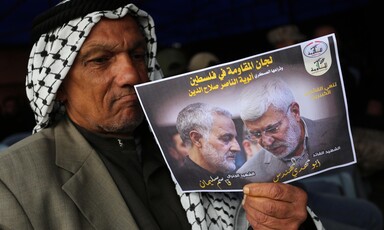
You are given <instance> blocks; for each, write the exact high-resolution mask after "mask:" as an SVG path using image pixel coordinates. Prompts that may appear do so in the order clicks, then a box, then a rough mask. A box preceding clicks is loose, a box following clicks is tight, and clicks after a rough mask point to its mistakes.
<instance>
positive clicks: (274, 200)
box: [0, 0, 321, 229]
mask: <svg viewBox="0 0 384 230" xmlns="http://www.w3.org/2000/svg"><path fill="white" fill-rule="evenodd" d="M32 34H33V38H34V46H33V48H32V51H31V55H30V58H29V63H28V75H27V81H26V84H27V85H26V86H27V96H28V98H29V100H30V105H31V107H32V109H33V111H34V113H35V118H36V122H37V125H36V127H35V128H34V134H33V135H31V136H29V137H28V138H26V139H24V140H22V141H21V142H19V143H17V144H15V145H13V146H11V147H10V148H8V149H7V150H5V151H4V152H3V153H2V154H1V156H0V181H1V183H0V228H2V229H232V228H234V227H236V228H237V227H239V228H240V229H245V228H244V227H241V226H239V225H241V224H245V226H248V225H250V226H252V227H254V229H260V228H277V229H281V228H285V229H298V228H299V227H300V226H308V225H309V226H312V227H315V224H316V225H317V226H320V227H321V222H319V221H316V218H311V217H313V215H314V214H313V213H312V212H311V211H310V209H309V208H308V207H307V206H306V198H307V196H306V193H305V192H304V191H303V190H301V189H299V188H297V187H294V186H291V185H284V184H272V183H271V184H269V183H267V184H249V185H247V186H245V187H244V194H245V196H244V201H243V205H241V198H240V199H239V198H238V195H239V194H240V195H242V193H206V194H205V193H188V194H187V193H180V187H179V185H178V184H176V185H175V183H174V181H173V180H172V176H171V174H170V172H169V171H168V169H167V167H166V164H165V162H164V159H163V158H162V155H161V153H160V151H159V149H158V146H157V145H156V142H155V141H154V139H153V136H152V135H151V133H150V132H149V130H148V126H147V124H146V122H145V121H144V115H143V112H142V110H141V108H140V104H139V101H138V99H137V96H136V93H135V90H134V85H135V84H140V83H144V82H147V81H149V80H150V79H151V80H155V79H159V78H161V77H162V74H161V71H160V70H159V66H158V65H157V64H156V63H157V62H156V59H155V57H156V36H155V33H154V23H153V21H152V18H151V17H150V16H149V15H148V14H147V13H146V12H144V11H142V10H140V9H138V8H137V7H136V6H135V5H133V4H130V3H129V2H127V1H125V0H111V1H104V0H88V1H87V0H71V1H68V0H67V1H63V2H62V3H60V4H58V5H57V6H55V7H54V8H53V9H50V10H48V11H47V12H46V13H44V14H42V15H41V16H39V17H38V18H37V19H36V21H35V23H34V27H33V31H32ZM271 207H274V208H272V209H271ZM236 211H239V215H236ZM244 211H245V213H246V215H241V214H242V213H243V214H244ZM307 211H308V212H309V214H310V215H308V213H307ZM235 217H236V218H235ZM312 220H315V221H312ZM244 222H246V223H244Z"/></svg>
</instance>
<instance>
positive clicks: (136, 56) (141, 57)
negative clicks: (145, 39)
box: [132, 52, 147, 62]
mask: <svg viewBox="0 0 384 230" xmlns="http://www.w3.org/2000/svg"><path fill="white" fill-rule="evenodd" d="M132 59H133V60H135V61H139V62H145V61H146V60H147V53H146V52H135V53H133V54H132Z"/></svg>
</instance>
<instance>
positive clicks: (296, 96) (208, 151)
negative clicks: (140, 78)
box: [135, 34, 356, 192]
mask: <svg viewBox="0 0 384 230" xmlns="http://www.w3.org/2000/svg"><path fill="white" fill-rule="evenodd" d="M273 79H277V81H283V82H284V83H285V85H286V86H287V87H288V88H289V91H290V92H291V93H290V94H292V95H291V96H293V101H292V102H290V104H287V105H282V104H280V105H277V103H276V105H275V104H272V106H271V105H270V104H266V103H269V101H271V99H272V98H277V99H276V100H277V101H278V100H281V101H287V100H288V98H290V96H286V94H285V93H284V94H280V93H275V94H273V93H270V92H269V91H268V92H267V91H266V92H264V93H261V94H259V96H257V97H253V96H249V97H246V98H248V99H249V100H245V99H244V95H246V94H245V93H244V92H245V91H247V90H248V91H250V92H251V94H249V95H252V94H253V93H254V92H256V91H258V90H257V86H261V85H262V82H272V81H274V80H273ZM271 88H273V87H271ZM275 88H276V87H275ZM135 89H136V92H137V94H138V97H139V100H140V103H141V106H142V108H143V110H144V113H145V116H146V118H147V120H148V121H149V125H150V128H151V130H152V132H153V133H154V135H155V138H156V141H157V143H158V145H159V147H160V149H161V151H162V154H163V157H164V159H165V160H166V162H167V165H168V168H169V170H170V171H171V173H172V175H173V177H174V180H176V181H177V182H178V183H179V184H180V186H181V188H182V190H183V192H191V191H200V192H222V191H242V187H243V186H244V185H245V184H246V183H250V182H283V183H289V182H292V181H296V180H299V179H302V178H306V177H310V176H313V175H316V174H319V173H322V172H325V171H328V170H332V169H335V168H340V167H345V166H348V165H351V164H354V163H356V154H355V150H354V146H353V139H352V134H351V128H350V124H349V116H348V112H347V111H348V105H347V103H346V96H345V89H344V83H343V77H342V73H341V68H340V63H339V58H338V53H337V43H336V38H335V35H334V34H331V35H327V36H323V37H319V38H316V39H313V40H308V41H305V42H302V43H298V44H295V45H292V46H288V47H285V48H281V49H277V50H273V51H269V52H265V53H262V54H258V55H254V56H251V57H247V58H243V59H239V60H236V61H233V62H229V63H223V64H219V65H216V66H212V67H209V68H205V69H201V70H198V71H194V72H188V73H185V74H181V75H177V76H173V77H169V78H165V79H162V80H158V81H154V82H148V83H144V84H140V85H136V86H135ZM250 89H251V90H250ZM265 95H268V96H267V97H264V96H265ZM287 95H288V94H287ZM263 98H264V99H263ZM246 101H248V102H246ZM201 103H202V104H205V105H209V106H214V107H218V108H221V109H224V110H226V111H229V112H230V114H231V116H232V117H231V119H230V120H228V119H227V118H225V117H221V115H220V116H219V115H217V116H219V117H216V115H215V117H214V119H213V121H214V122H213V123H210V126H209V127H211V128H212V127H214V128H215V133H214V132H213V131H212V130H213V129H212V130H211V131H212V132H205V131H202V130H198V129H197V130H196V129H194V130H192V131H191V130H189V131H185V130H187V129H186V128H185V127H187V126H188V124H186V123H188V122H192V120H193V119H196V117H197V116H200V115H196V116H195V115H194V116H195V117H189V118H188V116H190V115H191V114H195V112H196V113H197V111H198V109H193V110H190V112H187V113H185V117H184V118H183V119H184V121H183V119H181V118H180V119H179V120H178V116H180V115H179V113H180V112H181V111H182V110H183V109H184V108H186V107H187V106H191V105H199V106H200V105H201ZM246 103H248V106H246V105H247V104H246ZM262 105H264V106H262ZM253 107H255V108H258V109H259V110H260V108H264V112H262V116H261V117H259V118H258V119H254V120H252V119H251V118H242V116H243V117H244V116H248V115H252V111H251V108H253ZM259 107H260V108H259ZM255 108H253V109H255ZM279 108H280V109H279ZM283 108H284V109H283ZM248 110H249V111H251V112H249V111H248ZM256 110H257V109H256ZM256 110H254V111H256ZM244 111H248V112H249V114H248V115H244V114H246V112H244ZM180 114H181V113H180ZM219 118H220V119H219ZM243 119H245V120H243ZM206 120H207V121H208V120H210V119H208V118H207V119H206V118H201V120H198V121H206ZM180 121H182V122H180ZM219 121H220V122H221V121H223V122H224V123H225V124H224V125H223V124H221V123H219ZM177 123H179V128H180V127H184V128H180V129H182V130H183V132H184V134H183V137H184V140H187V139H188V142H189V144H187V146H183V148H184V152H185V153H184V155H188V156H187V157H186V158H187V160H185V159H184V160H183V161H182V163H181V164H182V165H181V166H180V165H179V164H177V163H176V161H175V160H174V159H176V158H175V155H177V154H176V152H177V151H176V150H175V149H176V145H177V144H175V145H174V146H171V143H173V140H175V136H174V135H175V134H176V135H178V134H177V128H176V127H177ZM201 123H204V122H201ZM216 128H217V129H216ZM226 128H228V129H227V130H226ZM216 131H217V132H216ZM204 132H205V134H204ZM179 141H180V136H179ZM247 141H248V142H247ZM185 143H187V142H185ZM251 144H253V145H251ZM178 145H182V144H180V142H179V143H178ZM171 147H173V149H172V148H171ZM171 149H172V150H171ZM250 149H251V150H252V151H249V150H250ZM249 152H251V155H252V154H253V155H252V156H248V154H249ZM178 157H180V156H178ZM215 162H216V163H215ZM184 163H185V164H184ZM183 164H184V165H183Z"/></svg>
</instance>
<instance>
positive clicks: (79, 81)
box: [58, 16, 149, 135]
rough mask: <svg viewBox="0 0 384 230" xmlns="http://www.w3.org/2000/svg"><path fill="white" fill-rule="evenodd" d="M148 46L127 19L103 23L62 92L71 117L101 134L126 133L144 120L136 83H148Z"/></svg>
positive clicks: (96, 28)
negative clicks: (136, 91)
mask: <svg viewBox="0 0 384 230" xmlns="http://www.w3.org/2000/svg"><path fill="white" fill-rule="evenodd" d="M146 52H147V47H146V42H145V38H144V36H143V35H142V33H141V31H140V29H139V26H138V25H137V23H136V21H135V20H134V19H133V18H132V17H131V16H127V17H124V18H122V19H118V20H111V19H105V18H104V19H101V21H100V22H99V23H98V24H96V25H95V26H94V27H93V29H92V31H91V33H90V34H89V36H88V38H87V39H86V40H85V42H84V44H83V46H82V47H81V49H80V52H79V54H78V55H77V57H76V59H75V62H74V64H73V66H72V68H71V70H70V71H69V73H68V76H67V77H66V79H65V81H64V82H63V85H62V86H61V88H60V90H59V92H58V99H59V100H62V101H64V103H65V105H66V110H67V113H68V115H69V117H70V118H71V119H72V120H73V121H74V122H75V123H77V124H78V125H80V126H82V127H84V128H86V129H88V130H90V131H93V132H98V133H104V134H111V133H112V134H114V135H124V134H126V133H128V132H131V131H132V130H133V129H134V128H136V127H137V126H138V124H140V122H141V121H142V119H143V112H142V110H141V107H140V104H139V102H138V98H137V95H136V93H135V89H134V85H136V84H139V83H143V82H147V81H149V79H148V74H147V65H146Z"/></svg>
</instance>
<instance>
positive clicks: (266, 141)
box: [259, 135, 274, 147]
mask: <svg viewBox="0 0 384 230" xmlns="http://www.w3.org/2000/svg"><path fill="white" fill-rule="evenodd" d="M273 140H274V139H273V137H270V136H267V135H262V136H261V138H260V141H259V144H260V145H261V146H262V147H268V146H270V145H271V144H272V143H273Z"/></svg>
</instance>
